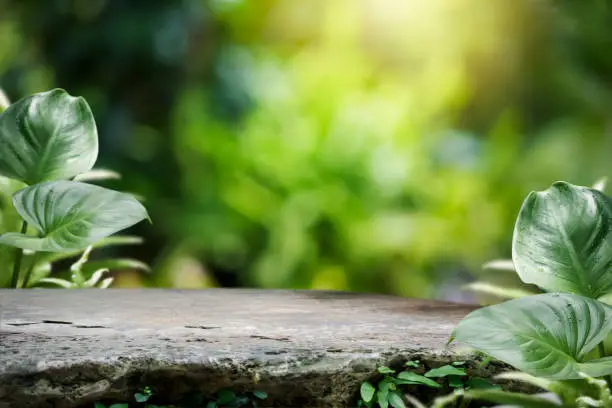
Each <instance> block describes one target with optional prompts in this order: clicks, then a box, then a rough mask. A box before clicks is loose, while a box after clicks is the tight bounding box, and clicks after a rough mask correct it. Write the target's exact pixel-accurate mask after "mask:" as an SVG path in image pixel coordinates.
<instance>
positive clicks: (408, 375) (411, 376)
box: [397, 371, 440, 388]
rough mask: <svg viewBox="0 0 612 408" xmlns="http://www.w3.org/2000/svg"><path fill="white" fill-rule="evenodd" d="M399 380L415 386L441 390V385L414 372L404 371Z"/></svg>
mask: <svg viewBox="0 0 612 408" xmlns="http://www.w3.org/2000/svg"><path fill="white" fill-rule="evenodd" d="M397 378H399V379H400V380H404V381H409V382H411V383H413V384H422V385H426V386H428V387H432V388H440V384H438V383H437V382H435V381H434V380H431V379H429V378H427V377H424V376H422V375H420V374H417V373H413V372H412V371H402V372H401V373H399V374H398V375H397Z"/></svg>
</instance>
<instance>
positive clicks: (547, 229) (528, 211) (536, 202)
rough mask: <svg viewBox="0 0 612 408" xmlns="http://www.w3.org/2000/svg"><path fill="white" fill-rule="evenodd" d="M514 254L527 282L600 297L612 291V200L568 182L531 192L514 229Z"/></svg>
mask: <svg viewBox="0 0 612 408" xmlns="http://www.w3.org/2000/svg"><path fill="white" fill-rule="evenodd" d="M512 258H513V260H514V265H515V266H516V270H517V272H518V274H519V276H520V277H521V279H522V280H523V282H526V283H532V284H535V285H537V286H539V287H541V288H543V289H545V290H546V291H548V292H569V293H575V294H578V295H582V296H587V297H592V298H598V297H601V296H603V295H605V294H606V293H608V292H610V291H611V290H612V273H610V270H612V200H611V199H610V198H609V197H607V196H606V195H604V194H603V193H601V192H600V191H598V190H595V189H591V188H587V187H579V186H575V185H572V184H569V183H565V182H557V183H554V184H553V185H552V186H551V187H550V188H549V189H548V190H545V191H541V192H532V193H531V194H529V196H528V197H527V199H526V200H525V202H524V203H523V206H522V208H521V211H520V213H519V216H518V219H517V222H516V226H515V229H514V238H513V245H512Z"/></svg>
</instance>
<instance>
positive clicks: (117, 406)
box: [108, 404, 130, 408]
mask: <svg viewBox="0 0 612 408" xmlns="http://www.w3.org/2000/svg"><path fill="white" fill-rule="evenodd" d="M108 408H130V404H113V405H111V406H110V407H108Z"/></svg>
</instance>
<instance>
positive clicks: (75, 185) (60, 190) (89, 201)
mask: <svg viewBox="0 0 612 408" xmlns="http://www.w3.org/2000/svg"><path fill="white" fill-rule="evenodd" d="M13 204H14V206H15V208H16V209H17V212H18V213H19V215H21V216H22V217H23V219H24V220H25V221H27V222H28V224H30V225H32V226H33V227H35V228H36V229H37V230H38V231H39V232H40V234H41V235H42V238H35V237H32V236H28V235H24V234H19V233H7V234H3V235H1V236H0V244H6V245H11V246H15V247H18V248H23V249H31V250H34V251H49V252H62V251H70V250H73V249H84V248H86V247H87V246H89V245H91V244H93V243H94V242H96V241H98V240H100V239H102V238H104V237H106V236H108V235H111V234H114V233H116V232H118V231H121V230H122V229H125V228H128V227H131V226H132V225H134V224H136V223H138V222H140V221H142V220H144V219H148V218H149V216H148V214H147V210H146V209H145V208H144V207H143V206H142V204H140V203H139V202H138V201H136V200H135V199H134V198H132V197H131V196H130V195H129V194H123V193H119V192H117V191H113V190H109V189H106V188H102V187H98V186H94V185H91V184H85V183H79V182H76V181H64V180H62V181H51V182H46V183H41V184H36V185H34V186H30V187H26V188H24V189H22V190H19V191H18V192H17V193H15V195H14V196H13Z"/></svg>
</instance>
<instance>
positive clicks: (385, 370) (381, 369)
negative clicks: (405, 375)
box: [378, 366, 395, 374]
mask: <svg viewBox="0 0 612 408" xmlns="http://www.w3.org/2000/svg"><path fill="white" fill-rule="evenodd" d="M378 372H379V373H381V374H394V373H395V370H393V369H391V368H389V367H386V366H382V367H378Z"/></svg>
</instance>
